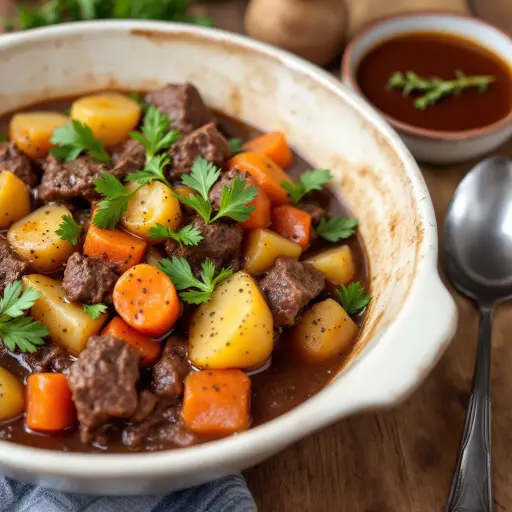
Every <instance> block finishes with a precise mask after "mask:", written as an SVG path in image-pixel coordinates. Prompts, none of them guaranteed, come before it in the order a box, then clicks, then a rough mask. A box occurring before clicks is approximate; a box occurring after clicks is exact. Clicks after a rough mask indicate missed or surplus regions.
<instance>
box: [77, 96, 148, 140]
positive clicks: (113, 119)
mask: <svg viewBox="0 0 512 512" xmlns="http://www.w3.org/2000/svg"><path fill="white" fill-rule="evenodd" d="M71 117H72V118H73V119H76V120H77V121H80V122H82V123H84V124H86V125H87V126H89V127H90V129H91V130H92V133H93V134H94V136H95V137H96V138H99V139H102V140H103V143H104V144H105V146H115V145H116V144H120V143H121V142H123V141H125V140H126V139H127V138H128V134H129V133H130V132H131V131H132V130H133V129H134V128H135V127H136V126H137V124H138V122H139V118H140V106H139V104H138V103H137V102H136V101H134V100H132V99H131V98H129V97H128V96H125V95H124V94H119V93H117V92H102V93H98V94H91V95H89V96H84V97H82V98H79V99H77V100H76V101H74V102H73V105H72V106H71Z"/></svg>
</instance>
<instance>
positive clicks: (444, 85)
mask: <svg viewBox="0 0 512 512" xmlns="http://www.w3.org/2000/svg"><path fill="white" fill-rule="evenodd" d="M455 75H456V78H455V79H454V80H443V79H441V78H438V77H431V78H424V77H421V76H418V75H417V74H416V73H414V72H413V71H407V73H400V72H396V73H393V74H392V75H391V77H390V78H389V81H388V87H389V88H390V89H402V92H403V95H404V96H409V94H410V93H411V92H422V93H424V94H423V95H422V96H420V97H419V98H417V99H415V100H414V106H415V107H416V108H417V109H419V110H425V109H426V108H427V107H429V106H431V105H434V104H435V103H437V101H439V100H440V99H441V98H443V97H445V96H458V95H459V94H460V93H461V92H462V91H463V90H464V89H469V88H477V89H479V90H480V91H482V92H483V91H486V90H487V88H488V87H489V85H490V84H491V83H492V82H494V81H495V80H496V79H495V78H494V77H493V76H490V75H480V76H466V75H465V74H464V73H463V72H462V71H456V72H455Z"/></svg>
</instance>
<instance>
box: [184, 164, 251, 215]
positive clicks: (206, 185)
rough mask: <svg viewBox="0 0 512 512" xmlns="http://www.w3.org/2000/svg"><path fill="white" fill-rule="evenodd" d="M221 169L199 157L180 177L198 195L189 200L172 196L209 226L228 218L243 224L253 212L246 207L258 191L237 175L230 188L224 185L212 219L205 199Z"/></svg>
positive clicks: (190, 197)
mask: <svg viewBox="0 0 512 512" xmlns="http://www.w3.org/2000/svg"><path fill="white" fill-rule="evenodd" d="M220 173H221V170H220V169H219V168H218V167H216V166H215V165H213V164H212V163H210V162H207V161H206V160H205V159H204V158H198V159H197V160H196V161H195V162H194V164H193V165H192V169H191V171H190V174H184V175H183V176H182V180H183V183H185V185H187V186H188V187H190V188H192V189H193V190H195V191H197V192H199V194H191V195H189V196H188V197H187V196H184V195H181V194H174V197H176V198H177V199H179V201H181V202H182V203H183V204H185V205H187V206H189V207H190V208H193V209H194V210H195V211H196V212H197V213H199V215H201V217H203V219H204V221H205V223H206V224H211V223H212V222H215V221H217V220H219V219H220V218H222V217H229V218H231V219H234V220H236V221H238V222H244V221H246V220H247V219H248V218H249V216H250V214H251V213H252V212H253V211H254V206H248V204H249V203H250V202H251V201H252V200H253V199H254V198H255V197H256V195H257V193H258V191H257V189H256V187H254V186H249V187H248V186H247V181H246V180H244V179H242V178H240V177H239V176H237V177H236V178H235V179H234V180H233V181H232V183H231V185H230V186H229V187H227V186H226V185H223V187H222V193H221V198H220V209H219V212H218V213H217V215H215V216H214V217H213V218H212V205H211V204H210V200H209V198H208V194H209V192H210V189H211V188H212V186H213V185H214V183H215V182H216V181H217V180H218V179H219V176H220Z"/></svg>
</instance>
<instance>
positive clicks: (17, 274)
mask: <svg viewBox="0 0 512 512" xmlns="http://www.w3.org/2000/svg"><path fill="white" fill-rule="evenodd" d="M27 267H28V263H27V262H26V261H22V260H20V259H19V258H18V256H16V254H14V252H13V251H11V249H10V247H9V244H8V242H7V240H5V239H4V238H0V294H2V293H3V292H4V290H5V287H6V286H7V285H8V284H12V283H14V281H17V280H18V279H21V276H22V275H23V274H24V273H25V272H26V270H27Z"/></svg>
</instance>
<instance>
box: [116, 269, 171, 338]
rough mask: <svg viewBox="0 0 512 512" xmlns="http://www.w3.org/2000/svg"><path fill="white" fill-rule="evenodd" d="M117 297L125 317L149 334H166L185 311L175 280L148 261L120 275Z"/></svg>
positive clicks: (132, 325)
mask: <svg viewBox="0 0 512 512" xmlns="http://www.w3.org/2000/svg"><path fill="white" fill-rule="evenodd" d="M113 298H114V307H115V308H116V311H117V312H118V313H119V315H120V316H121V318H122V319H123V320H124V321H125V322H126V323H127V324H128V325H129V326H130V327H133V328H134V329H135V330H137V331H139V332H141V333H143V334H147V335H149V336H155V337H159V336H163V335H164V334H165V333H166V332H167V331H169V329H170V328H171V327H172V326H173V325H174V324H175V323H176V320H178V317H179V316H180V312H181V303H180V299H179V297H178V294H177V293H176V288H174V285H173V284H172V282H171V280H170V279H169V278H168V277H167V276H166V275H165V274H164V273H163V272H160V270H158V269H157V268H155V267H152V266H151V265H148V264H147V263H141V264H140V265H136V266H135V267H133V268H131V269H129V270H127V271H126V272H125V273H124V274H123V275H122V276H121V277H120V278H119V280H118V281H117V283H116V286H115V287H114V294H113Z"/></svg>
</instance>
